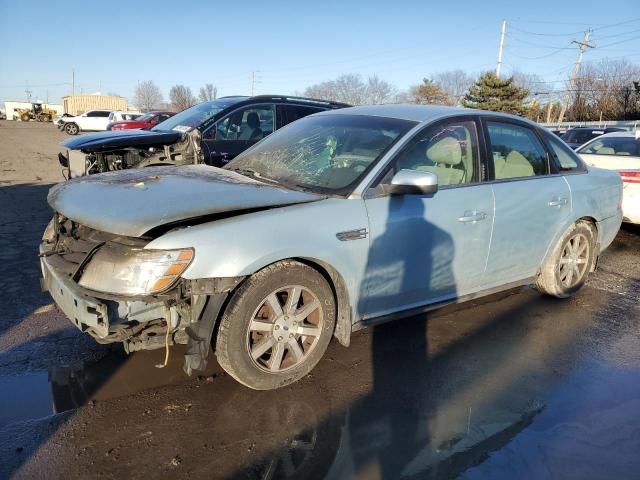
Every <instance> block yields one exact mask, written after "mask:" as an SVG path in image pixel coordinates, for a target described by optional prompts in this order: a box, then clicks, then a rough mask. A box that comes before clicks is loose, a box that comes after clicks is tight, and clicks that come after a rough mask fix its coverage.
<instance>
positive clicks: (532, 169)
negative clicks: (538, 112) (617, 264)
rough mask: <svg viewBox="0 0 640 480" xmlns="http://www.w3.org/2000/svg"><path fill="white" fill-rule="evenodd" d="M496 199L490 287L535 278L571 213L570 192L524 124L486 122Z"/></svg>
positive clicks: (490, 253) (536, 135)
mask: <svg viewBox="0 0 640 480" xmlns="http://www.w3.org/2000/svg"><path fill="white" fill-rule="evenodd" d="M483 126H484V131H485V135H486V144H487V145H488V149H489V154H488V157H489V160H490V162H489V171H490V175H491V178H492V182H491V185H492V188H493V194H494V198H495V219H494V227H493V238H492V241H491V249H490V251H489V261H488V264H487V275H486V286H487V287H491V286H493V285H501V284H504V283H508V282H511V281H518V280H521V279H524V278H528V277H532V276H533V275H535V274H536V271H537V270H538V268H539V266H540V265H541V264H542V261H543V258H544V256H545V254H546V252H547V249H548V248H549V246H550V243H551V241H552V239H553V238H554V237H555V236H556V234H557V233H558V230H559V229H560V228H563V225H564V224H565V222H566V219H567V217H568V216H569V213H570V212H571V192H570V190H569V186H568V184H567V182H566V181H565V179H564V178H563V177H562V176H561V175H559V174H558V173H557V172H556V171H555V169H554V168H552V164H551V163H550V156H549V153H548V151H547V150H546V148H545V146H544V144H543V142H542V140H541V138H540V136H539V135H538V134H537V133H536V130H535V129H534V128H533V127H531V126H529V125H528V124H526V123H524V122H517V121H515V120H514V121H511V120H503V119H496V118H495V117H493V118H489V117H487V118H484V119H483Z"/></svg>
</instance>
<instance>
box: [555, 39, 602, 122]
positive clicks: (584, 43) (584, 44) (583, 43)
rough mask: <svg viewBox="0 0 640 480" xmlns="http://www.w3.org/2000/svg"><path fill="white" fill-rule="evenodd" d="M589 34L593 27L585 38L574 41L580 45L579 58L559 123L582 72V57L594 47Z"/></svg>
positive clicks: (559, 116) (565, 97)
mask: <svg viewBox="0 0 640 480" xmlns="http://www.w3.org/2000/svg"><path fill="white" fill-rule="evenodd" d="M589 35H591V29H588V30H587V31H585V32H584V40H582V41H581V42H578V41H577V40H574V41H573V43H575V44H576V45H578V47H579V50H578V59H577V60H576V65H575V67H574V68H573V73H572V74H571V79H570V80H569V87H568V88H567V93H566V95H565V96H564V101H563V102H562V108H561V109H560V115H558V123H560V122H562V119H563V117H564V114H565V112H566V111H567V108H568V107H569V99H570V98H571V90H573V88H574V85H575V83H576V79H577V78H578V73H579V72H580V65H581V64H582V57H583V55H584V52H585V50H586V49H587V48H593V45H591V44H590V43H589Z"/></svg>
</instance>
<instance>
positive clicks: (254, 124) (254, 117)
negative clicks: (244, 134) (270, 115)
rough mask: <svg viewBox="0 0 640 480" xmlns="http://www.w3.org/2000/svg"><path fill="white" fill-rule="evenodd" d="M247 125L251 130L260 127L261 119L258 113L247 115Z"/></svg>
mask: <svg viewBox="0 0 640 480" xmlns="http://www.w3.org/2000/svg"><path fill="white" fill-rule="evenodd" d="M247 125H249V126H250V127H251V128H258V127H259V126H260V117H259V116H258V114H257V113H256V112H250V113H249V114H247Z"/></svg>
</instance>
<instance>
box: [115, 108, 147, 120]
mask: <svg viewBox="0 0 640 480" xmlns="http://www.w3.org/2000/svg"><path fill="white" fill-rule="evenodd" d="M141 115H142V112H136V111H130V112H125V111H123V110H115V111H113V112H111V113H110V114H109V122H122V121H125V120H135V119H136V118H138V117H139V116H141Z"/></svg>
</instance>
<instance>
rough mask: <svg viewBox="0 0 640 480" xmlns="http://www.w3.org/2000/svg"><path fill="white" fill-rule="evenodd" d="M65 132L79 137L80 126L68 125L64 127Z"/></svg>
mask: <svg viewBox="0 0 640 480" xmlns="http://www.w3.org/2000/svg"><path fill="white" fill-rule="evenodd" d="M64 131H65V132H67V133H68V134H69V135H77V134H78V132H79V131H80V129H79V128H78V125H76V124H75V123H67V124H66V125H65V126H64Z"/></svg>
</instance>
